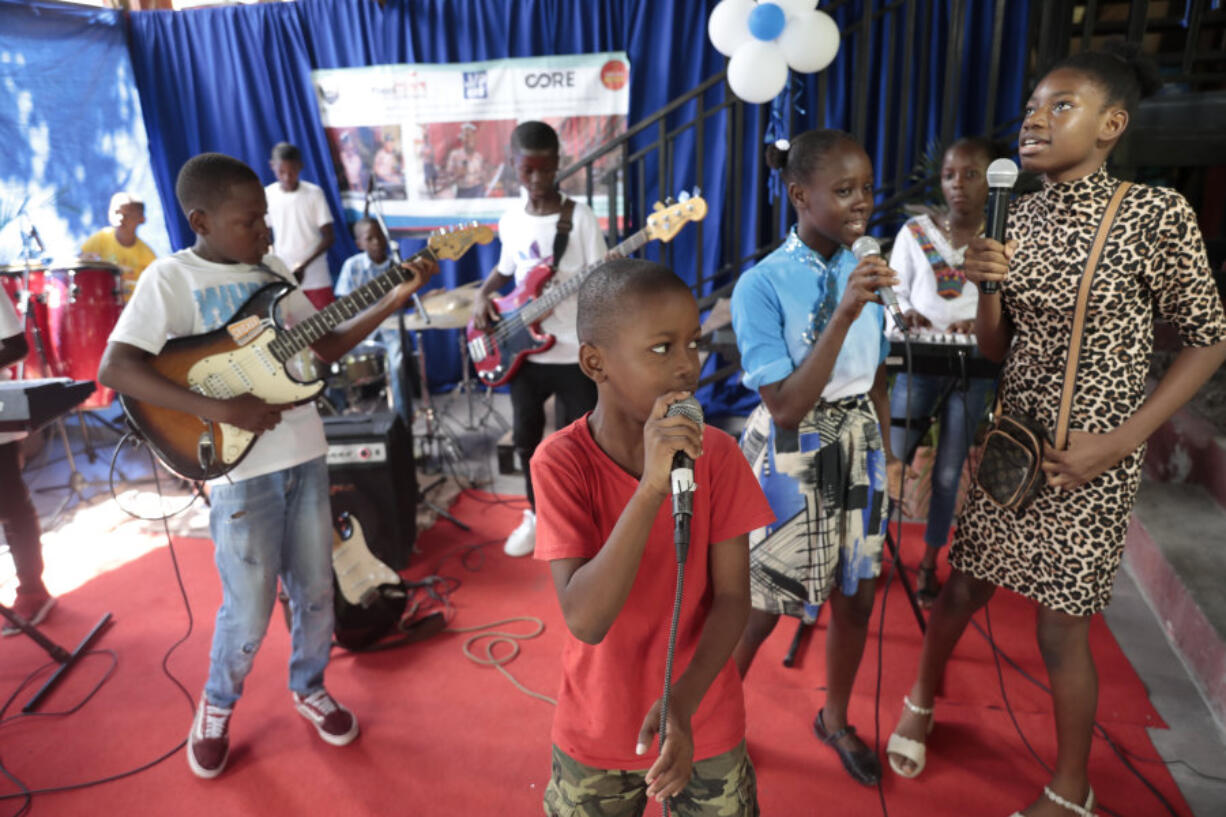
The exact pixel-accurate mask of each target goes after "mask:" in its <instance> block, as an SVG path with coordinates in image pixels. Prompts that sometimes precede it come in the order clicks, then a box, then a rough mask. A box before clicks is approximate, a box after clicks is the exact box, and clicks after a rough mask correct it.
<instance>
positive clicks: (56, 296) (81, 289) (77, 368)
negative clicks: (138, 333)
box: [0, 260, 123, 409]
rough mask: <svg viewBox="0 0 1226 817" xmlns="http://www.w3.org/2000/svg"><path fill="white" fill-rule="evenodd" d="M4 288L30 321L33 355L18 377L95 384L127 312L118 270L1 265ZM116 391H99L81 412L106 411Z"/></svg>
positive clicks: (80, 264)
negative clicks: (110, 340)
mask: <svg viewBox="0 0 1226 817" xmlns="http://www.w3.org/2000/svg"><path fill="white" fill-rule="evenodd" d="M0 284H2V285H3V287H4V292H5V294H6V295H7V296H8V297H9V298H10V299H11V300H12V302H13V305H14V307H16V309H17V314H18V315H23V316H25V318H26V343H27V344H28V345H29V347H30V351H29V354H28V355H27V356H26V359H25V360H24V361H23V362H22V363H18V364H17V366H16V367H14V368H20V369H21V370H22V371H21V372H20V373H17V372H14V376H15V377H16V376H18V374H19V376H20V377H21V378H22V379H26V380H34V379H40V378H47V377H68V378H72V379H73V380H96V379H97V377H98V364H99V362H101V360H102V353H103V352H104V351H105V350H106V339H107V337H108V336H109V335H110V334H111V330H112V329H114V328H115V323H116V321H118V320H119V313H120V311H122V310H123V288H122V286H123V285H122V281H121V279H120V269H119V267H117V266H115V265H114V264H105V263H101V262H85V261H76V260H73V261H68V262H62V263H51V264H36V265H30V266H26V265H24V264H12V265H9V266H6V267H0ZM114 399H115V392H113V391H111V390H110V389H106V388H102V387H99V388H98V389H97V390H96V391H95V392H94V394H93V395H92V396H91V397H90V398H89V399H88V400H86V401H85V402H84V403H83V404H82V405H81V408H83V409H100V408H106V407H107V406H109V405H110V404H111V401H113V400H114Z"/></svg>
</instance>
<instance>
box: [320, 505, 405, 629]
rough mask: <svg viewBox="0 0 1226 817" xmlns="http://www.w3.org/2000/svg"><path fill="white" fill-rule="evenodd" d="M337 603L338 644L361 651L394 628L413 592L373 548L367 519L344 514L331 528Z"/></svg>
mask: <svg viewBox="0 0 1226 817" xmlns="http://www.w3.org/2000/svg"><path fill="white" fill-rule="evenodd" d="M332 578H333V581H334V582H335V591H336V592H335V593H334V600H333V607H334V609H335V612H336V624H335V627H334V632H335V635H336V642H337V643H338V644H340V645H341V646H342V647H344V648H345V649H348V650H360V649H362V648H364V647H368V646H370V645H371V644H373V643H374V642H376V641H378V640H379V639H380V638H382V637H383V636H384V635H386V634H388V633H389V632H391V631H393V630H395V629H396V628H397V625H399V623H400V618H401V616H403V615H404V610H405V607H406V606H407V604H408V598H409V592H408V588H406V587H405V584H404V579H402V578H400V574H398V573H397V572H396V571H394V570H392V569H391V568H390V567H388V566H387V565H385V564H384V563H383V562H381V561H380V560H379V558H378V557H377V556H375V555H374V554H373V553H371V552H370V548H369V547H368V546H367V544H366V537H365V535H364V534H363V533H362V523H361V522H359V521H358V518H357V517H356V516H352V515H351V514H349V513H342V514H340V515H339V516H338V517H337V518H336V520H335V522H334V524H333V527H332Z"/></svg>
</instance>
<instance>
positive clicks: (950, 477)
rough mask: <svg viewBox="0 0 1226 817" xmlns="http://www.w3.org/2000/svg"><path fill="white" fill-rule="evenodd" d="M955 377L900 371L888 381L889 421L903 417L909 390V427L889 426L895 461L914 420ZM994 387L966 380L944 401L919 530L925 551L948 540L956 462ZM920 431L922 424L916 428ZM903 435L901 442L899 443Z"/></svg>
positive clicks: (912, 437)
mask: <svg viewBox="0 0 1226 817" xmlns="http://www.w3.org/2000/svg"><path fill="white" fill-rule="evenodd" d="M951 379H953V380H956V379H957V378H948V377H936V376H932V375H922V374H917V375H914V376H912V378H911V379H910V380H909V381H908V379H907V375H906V373H905V372H903V373H899V374H898V376H897V377H895V379H894V389H893V391H891V392H890V417H891V418H893V419H896V420H903V419H905V418H906V416H907V392H908V385H910V389H909V390H910V392H911V425H912V428H910V429H904V428H903V427H902V426H895V425H892V424H891V427H890V448H892V449H893V451H894V455H895V456H896V457H898V458H900V459H901V458H902V457H905V456H906V455H907V451H908V450H910V448H911V446H912V445H914V444H915V441H916V439H917V438H918V437H919V433H920V429H919V428H915V426H916V425H917V424H918V423H917V421H918V420H921V419H922V418H925V417H928V416H929V415H931V414H932V412H933V411H935V410H936V403H937V399H938V398H939V397H940V396H941V391H942V389H944V388H945V386H946V385H947V384H948V382H949V381H950V380H951ZM994 383H995V381H994V380H992V379H990V378H982V377H971V378H968V379H967V388H966V390H965V391H962V390H961V389H960V388H958V386H957V384H955V385H954V388H953V391H952V392H950V395H949V400H947V401H946V402H945V410H944V411H943V412H942V413H941V416H940V417H939V418H937V419H938V421H939V422H940V424H941V430H940V435H939V436H938V437H937V453H936V461H935V462H934V463H933V466H932V498H931V499H930V500H929V503H928V525H927V527H926V528H925V530H924V542H926V543H927V544H928V546H929V547H934V548H939V547H943V546H944V545H945V540H946V539H948V538H949V527H950V525H951V524H953V521H954V505H955V503H956V502H957V501H958V483H959V481H961V479H962V463H964V462H965V461H966V454H967V451H969V450H970V446H971V443H972V442H974V439H975V428H976V427H977V426H978V425H979V420H980V419H981V418H982V417H983V414H984V411H986V409H987V401H988V393H989V392H990V391H991V390H992V386H993V384H994ZM920 427H921V428H922V427H923V426H922V425H921V426H920ZM904 435H905V439H904Z"/></svg>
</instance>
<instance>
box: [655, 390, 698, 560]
mask: <svg viewBox="0 0 1226 817" xmlns="http://www.w3.org/2000/svg"><path fill="white" fill-rule="evenodd" d="M677 415H681V416H682V417H688V418H690V419H691V420H693V421H694V422H695V423H698V428H699V429H700V430H701V429H702V405H701V404H700V403H699V402H698V401H697V400H695V399H694V398H693V397H687V398H685V399H684V400H679V401H677V402H676V403H673V404H672V405H671V406H669V407H668V411H667V412H665V414H664V416H665V417H676V416H677ZM669 482H670V483H671V484H672V486H673V544H674V545H675V546H676V548H677V561H678V562H679V563H684V562H685V558H686V554H687V553H688V552H689V548H690V519H691V517H693V516H694V488H695V487H696V486H695V485H694V460H693V458H692V457H690V455H689V454H687V453H685V452H684V451H678V452H676V453H675V454H673V468H672V472H671V473H670V474H669Z"/></svg>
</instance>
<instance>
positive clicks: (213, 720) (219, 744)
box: [187, 695, 234, 780]
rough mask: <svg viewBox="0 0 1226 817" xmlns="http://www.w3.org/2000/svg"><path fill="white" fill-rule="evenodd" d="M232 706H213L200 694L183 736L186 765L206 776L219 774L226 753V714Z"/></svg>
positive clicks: (228, 755) (227, 728)
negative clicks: (187, 731)
mask: <svg viewBox="0 0 1226 817" xmlns="http://www.w3.org/2000/svg"><path fill="white" fill-rule="evenodd" d="M233 712H234V710H233V708H231V709H226V708H224V707H220V706H213V705H212V704H211V703H209V701H208V699H207V698H205V697H204V696H203V695H202V696H201V697H200V705H199V706H198V707H196V717H195V719H194V720H193V721H192V731H191V734H189V735H188V736H187V765H188V766H191V767H192V771H193V772H194V773H195V774H196V776H197V777H203V778H205V779H206V780H208V779H211V778H214V777H216V776H217V775H219V774H221V772H222V769H224V768H226V760H228V759H229V757H230V715H231V714H233Z"/></svg>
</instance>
